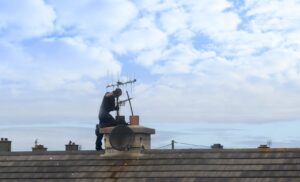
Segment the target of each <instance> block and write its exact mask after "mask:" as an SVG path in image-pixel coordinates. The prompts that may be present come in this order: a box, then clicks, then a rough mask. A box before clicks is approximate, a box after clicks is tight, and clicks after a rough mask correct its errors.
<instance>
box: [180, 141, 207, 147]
mask: <svg viewBox="0 0 300 182" xmlns="http://www.w3.org/2000/svg"><path fill="white" fill-rule="evenodd" d="M174 143H178V144H182V145H190V146H195V147H202V148H210V147H209V146H206V145H195V144H190V143H183V142H177V141H174Z"/></svg>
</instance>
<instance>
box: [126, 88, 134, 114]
mask: <svg viewBox="0 0 300 182" xmlns="http://www.w3.org/2000/svg"><path fill="white" fill-rule="evenodd" d="M126 94H127V98H128V102H129V105H130V110H131V116H133V110H132V105H131V101H130V100H131V99H130V98H129V94H128V91H127V90H126Z"/></svg>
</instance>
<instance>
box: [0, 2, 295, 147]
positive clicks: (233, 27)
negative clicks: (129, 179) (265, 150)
mask: <svg viewBox="0 0 300 182" xmlns="http://www.w3.org/2000/svg"><path fill="white" fill-rule="evenodd" d="M299 20H300V1H299V0H214V1H211V0H185V1H180V0H143V1H139V0H110V1H105V0H78V1H73V0H64V1H61V0H22V1H19V0H0V136H1V137H5V138H9V139H10V140H12V149H13V150H16V151H21V150H25V151H26V150H31V147H32V146H33V145H34V141H35V140H36V139H38V141H39V143H40V144H44V145H45V146H46V147H48V148H49V150H63V149H64V145H65V144H67V143H68V141H69V140H72V141H74V142H75V143H78V144H80V145H81V147H82V149H83V150H93V149H94V142H95V136H94V128H95V125H96V124H97V123H98V118H97V115H98V111H99V107H100V103H101V99H102V97H103V95H104V93H105V92H106V91H111V90H110V89H107V88H106V85H107V84H110V83H114V82H116V81H117V80H124V81H126V80H129V79H133V78H136V79H137V82H136V83H135V84H134V85H133V86H127V87H124V88H123V91H125V90H128V91H129V93H130V95H131V96H132V97H133V101H132V104H133V110H134V113H135V114H136V115H139V116H140V123H141V125H143V126H147V127H152V128H155V129H156V135H154V136H153V142H152V147H153V148H159V147H160V146H164V145H167V144H169V143H170V142H171V140H175V141H178V142H179V143H189V144H194V146H192V145H190V146H188V145H182V144H179V143H177V144H176V147H177V148H186V147H188V148H189V147H192V148H195V147H201V146H208V147H209V146H210V145H212V144H213V143H221V144H223V145H224V147H225V148H226V147H227V148H241V147H257V146H259V145H260V144H266V143H267V142H268V141H272V147H299V146H300V138H299V134H298V133H299V132H298V130H297V128H299V127H300V94H299V92H300V23H299ZM123 98H125V97H123ZM121 113H122V114H124V115H126V117H128V116H129V114H130V112H129V107H128V105H126V106H125V107H122V108H121Z"/></svg>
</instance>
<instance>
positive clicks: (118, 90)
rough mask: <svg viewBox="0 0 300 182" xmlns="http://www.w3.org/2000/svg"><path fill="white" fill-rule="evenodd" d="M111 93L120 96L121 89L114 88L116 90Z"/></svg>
mask: <svg viewBox="0 0 300 182" xmlns="http://www.w3.org/2000/svg"><path fill="white" fill-rule="evenodd" d="M113 94H114V96H115V97H120V96H121V95H122V90H121V89H120V88H116V90H114V91H113Z"/></svg>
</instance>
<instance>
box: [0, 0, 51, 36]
mask: <svg viewBox="0 0 300 182" xmlns="http://www.w3.org/2000/svg"><path fill="white" fill-rule="evenodd" d="M55 18H56V16H55V12H54V10H53V8H52V7H51V6H49V5H47V4H46V3H45V2H44V1H43V0H24V1H17V0H11V1H1V2H0V37H2V38H1V39H2V40H3V39H7V40H10V41H19V40H22V39H26V38H32V37H38V36H42V35H46V34H48V33H51V32H52V31H53V29H54V20H55Z"/></svg>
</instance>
